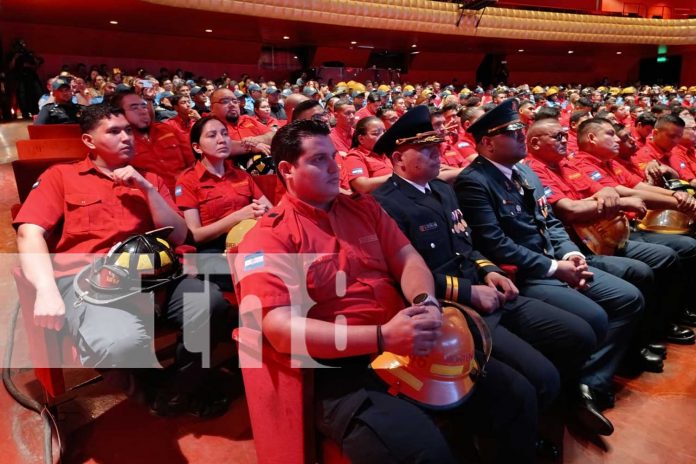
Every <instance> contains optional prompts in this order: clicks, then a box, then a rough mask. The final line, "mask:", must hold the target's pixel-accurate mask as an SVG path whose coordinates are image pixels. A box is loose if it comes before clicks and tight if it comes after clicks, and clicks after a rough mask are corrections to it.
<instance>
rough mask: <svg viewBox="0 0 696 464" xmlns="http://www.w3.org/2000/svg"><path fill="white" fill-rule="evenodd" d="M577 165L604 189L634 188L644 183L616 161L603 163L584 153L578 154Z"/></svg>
mask: <svg viewBox="0 0 696 464" xmlns="http://www.w3.org/2000/svg"><path fill="white" fill-rule="evenodd" d="M575 163H576V164H575V165H576V166H577V168H578V169H579V170H580V171H582V172H583V173H584V174H585V176H586V177H588V178H589V179H590V180H593V181H595V182H597V183H599V184H601V185H602V186H603V187H616V186H617V185H623V186H624V187H628V188H633V187H635V186H636V185H638V184H639V183H640V182H642V181H643V179H642V178H640V177H638V176H636V175H635V174H633V173H632V172H630V171H629V170H627V169H626V168H624V167H623V166H621V165H620V164H619V163H617V162H616V160H613V159H612V160H607V161H602V160H601V159H599V158H597V157H595V156H592V155H590V154H589V153H587V152H584V151H580V152H578V154H577V155H576V156H575Z"/></svg>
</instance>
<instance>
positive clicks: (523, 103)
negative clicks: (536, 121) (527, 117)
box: [518, 100, 534, 110]
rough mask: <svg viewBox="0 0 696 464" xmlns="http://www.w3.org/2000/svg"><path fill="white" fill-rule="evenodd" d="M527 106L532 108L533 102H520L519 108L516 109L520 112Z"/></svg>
mask: <svg viewBox="0 0 696 464" xmlns="http://www.w3.org/2000/svg"><path fill="white" fill-rule="evenodd" d="M527 105H529V106H534V102H533V101H531V100H522V101H521V102H520V106H519V107H518V109H520V110H521V109H522V107H523V106H527Z"/></svg>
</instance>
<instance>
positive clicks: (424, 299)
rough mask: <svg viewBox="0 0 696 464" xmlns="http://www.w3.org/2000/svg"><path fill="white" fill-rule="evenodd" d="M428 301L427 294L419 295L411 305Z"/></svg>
mask: <svg viewBox="0 0 696 464" xmlns="http://www.w3.org/2000/svg"><path fill="white" fill-rule="evenodd" d="M427 299H428V294H427V293H420V294H418V295H416V297H415V298H414V299H413V304H421V303H423V302H424V301H426V300H427Z"/></svg>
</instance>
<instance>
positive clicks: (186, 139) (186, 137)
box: [164, 114, 196, 151]
mask: <svg viewBox="0 0 696 464" xmlns="http://www.w3.org/2000/svg"><path fill="white" fill-rule="evenodd" d="M195 122H196V121H194V120H193V119H187V120H186V121H184V119H183V118H182V117H181V116H179V115H178V114H177V115H176V116H174V117H173V118H169V119H167V120H166V121H164V124H166V125H168V126H169V127H171V128H172V129H174V130H175V131H176V134H177V135H178V137H179V145H181V147H182V150H183V149H184V147H187V146H190V145H191V137H190V134H191V128H192V127H193V124H194V123H195ZM189 151H190V150H189Z"/></svg>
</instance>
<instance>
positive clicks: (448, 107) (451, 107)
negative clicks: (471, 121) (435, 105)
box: [442, 103, 459, 113]
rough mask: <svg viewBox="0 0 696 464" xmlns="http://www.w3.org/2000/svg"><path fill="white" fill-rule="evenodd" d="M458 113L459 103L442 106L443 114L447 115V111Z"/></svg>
mask: <svg viewBox="0 0 696 464" xmlns="http://www.w3.org/2000/svg"><path fill="white" fill-rule="evenodd" d="M452 110H455V111H458V110H459V104H458V103H447V104H446V105H443V106H442V112H443V113H445V112H447V111H452Z"/></svg>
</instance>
